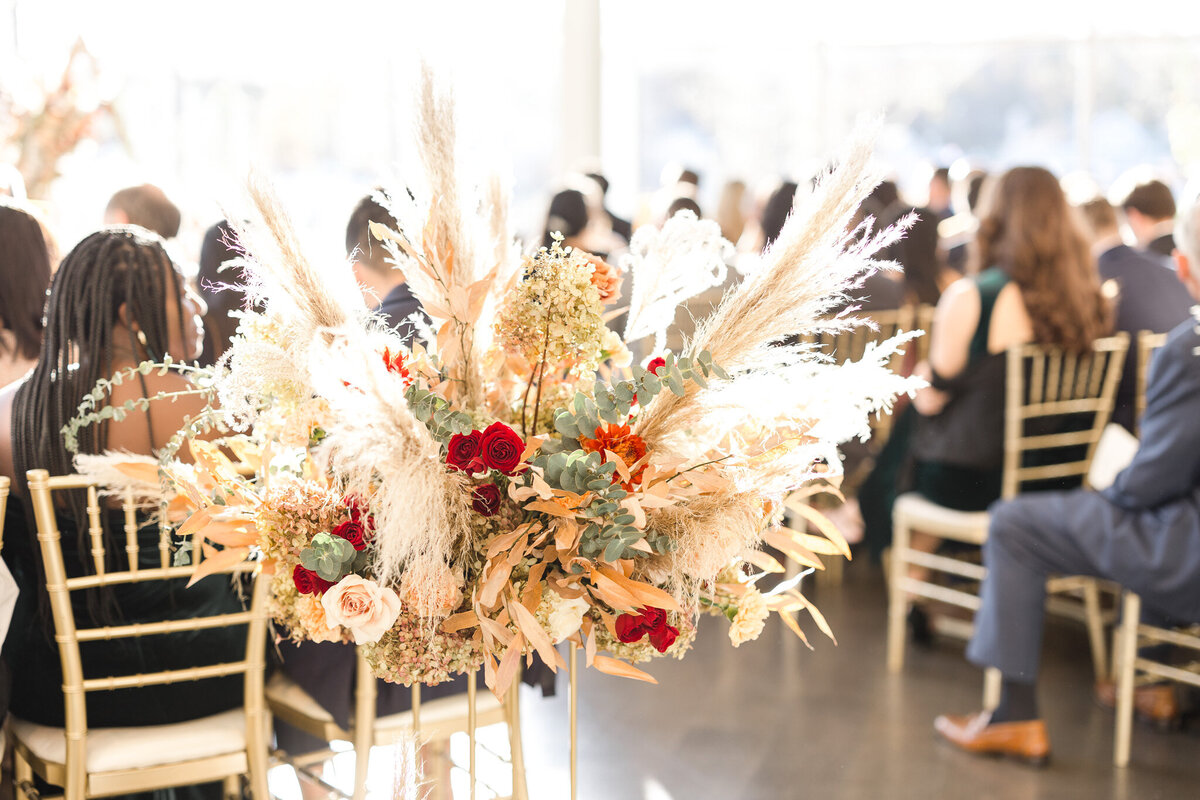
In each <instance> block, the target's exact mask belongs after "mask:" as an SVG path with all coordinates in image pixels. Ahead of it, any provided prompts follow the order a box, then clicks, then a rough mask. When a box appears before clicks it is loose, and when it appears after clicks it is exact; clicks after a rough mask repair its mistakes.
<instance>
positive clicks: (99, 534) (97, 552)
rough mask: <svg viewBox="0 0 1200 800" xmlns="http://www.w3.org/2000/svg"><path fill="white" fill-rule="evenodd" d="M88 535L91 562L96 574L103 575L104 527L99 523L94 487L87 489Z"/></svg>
mask: <svg viewBox="0 0 1200 800" xmlns="http://www.w3.org/2000/svg"><path fill="white" fill-rule="evenodd" d="M87 518H88V535H89V536H91V540H92V561H93V562H94V563H95V565H96V572H97V574H100V575H103V574H104V526H103V525H102V524H101V522H100V499H99V497H98V494H97V492H96V487H95V486H88V487H87Z"/></svg>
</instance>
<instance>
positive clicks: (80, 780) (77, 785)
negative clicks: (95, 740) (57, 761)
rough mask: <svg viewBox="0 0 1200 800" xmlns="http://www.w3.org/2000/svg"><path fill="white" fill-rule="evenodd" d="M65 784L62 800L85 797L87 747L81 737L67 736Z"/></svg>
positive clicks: (77, 799) (81, 799)
mask: <svg viewBox="0 0 1200 800" xmlns="http://www.w3.org/2000/svg"><path fill="white" fill-rule="evenodd" d="M66 766H67V781H66V782H67V785H66V786H64V787H63V790H64V791H63V800H84V798H86V797H87V748H86V746H85V741H84V740H83V739H72V738H71V737H70V736H68V737H67V765H66Z"/></svg>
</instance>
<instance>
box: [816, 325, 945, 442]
mask: <svg viewBox="0 0 1200 800" xmlns="http://www.w3.org/2000/svg"><path fill="white" fill-rule="evenodd" d="M917 315H918V309H916V308H914V307H913V306H902V307H901V308H898V309H895V310H892V311H873V312H871V313H870V314H865V313H860V314H854V315H851V316H849V317H847V319H851V320H859V321H860V323H859V324H857V325H855V326H854V327H851V328H848V329H845V330H839V331H832V332H822V333H818V334H814V335H812V336H810V337H808V340H809V341H810V342H811V343H812V344H813V345H815V346H816V348H817V349H818V350H820V351H821V352H823V353H825V354H827V355H829V356H831V357H832V358H833V359H834V361H836V362H837V363H839V364H844V363H846V362H847V361H858V360H859V359H861V358H862V357H863V355H864V354H865V353H866V351H867V345H868V344H870V343H871V342H883V341H886V340H888V339H890V338H892V337H893V336H895V335H896V334H898V333H901V332H902V331H908V330H912V329H913V325H914V323H915V322H916V319H917ZM930 319H931V320H932V307H930ZM926 330H928V329H926ZM928 338H929V337H928V336H924V337H921V339H928ZM918 341H921V340H920V339H919V340H918ZM903 361H904V355H903V353H897V354H896V355H895V356H893V358H892V362H891V369H892V371H893V372H897V373H898V372H900V371H901V369H902V368H903ZM891 426H892V418H891V415H890V414H877V415H876V416H875V418H874V419H873V420H872V421H871V430H872V439H873V440H875V441H876V442H879V441H883V440H886V438H887V436H888V434H889V433H890V432H891Z"/></svg>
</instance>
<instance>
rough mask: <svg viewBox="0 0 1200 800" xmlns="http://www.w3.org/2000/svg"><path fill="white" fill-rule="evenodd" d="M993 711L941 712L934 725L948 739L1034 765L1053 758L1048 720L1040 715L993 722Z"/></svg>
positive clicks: (969, 749) (976, 750) (963, 746)
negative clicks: (1012, 720)
mask: <svg viewBox="0 0 1200 800" xmlns="http://www.w3.org/2000/svg"><path fill="white" fill-rule="evenodd" d="M991 721H992V712H990V711H980V712H979V713H978V714H973V715H971V716H965V717H960V716H940V717H938V718H937V719H936V720H934V723H933V727H934V730H936V731H937V732H938V733H940V734H941V735H942V736H943V737H944V738H945V739H946V740H947V741H948V742H950V743H951V744H953V745H955V746H956V747H959V748H961V749H963V750H966V751H967V752H968V753H978V754H980V755H994V756H1007V757H1009V758H1015V759H1018V760H1021V761H1025V762H1027V763H1029V764H1033V765H1034V766H1038V767H1040V766H1044V765H1045V764H1046V763H1047V762H1048V761H1049V760H1050V738H1049V737H1048V736H1047V735H1046V723H1045V722H1044V721H1042V720H1040V719H1032V720H1028V721H1024V722H997V723H995V724H994V725H993V724H991Z"/></svg>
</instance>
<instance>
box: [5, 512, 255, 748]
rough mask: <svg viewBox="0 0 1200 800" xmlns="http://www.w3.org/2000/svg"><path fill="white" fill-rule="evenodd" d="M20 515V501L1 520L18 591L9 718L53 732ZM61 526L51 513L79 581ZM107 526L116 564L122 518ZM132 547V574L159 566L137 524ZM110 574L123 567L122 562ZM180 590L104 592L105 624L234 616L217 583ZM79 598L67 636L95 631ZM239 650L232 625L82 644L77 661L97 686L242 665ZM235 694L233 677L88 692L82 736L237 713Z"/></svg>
mask: <svg viewBox="0 0 1200 800" xmlns="http://www.w3.org/2000/svg"><path fill="white" fill-rule="evenodd" d="M27 513H28V512H27V508H26V505H25V503H24V502H22V500H21V499H19V498H17V497H11V498H10V502H9V504H8V514H7V517H6V519H5V521H4V560H5V562H6V563H7V564H8V568H9V569H10V570H11V571H12V574H13V578H14V579H15V580H16V582H17V586H18V588H19V590H20V594H19V596H18V598H17V606H16V610H15V611H14V613H13V621H12V626H11V628H10V630H9V633H8V638H7V639H6V640H5V642H4V650H3V654H4V659H5V661H7V663H8V666H9V669H10V671H11V673H12V703H11V705H10V710H11V711H12V713H13V714H15V715H16V716H18V717H20V718H21V719H24V720H28V721H29V722H35V723H38V724H41V725H53V726H58V727H61V726H62V725H64V724H65V722H64V708H63V694H62V668H61V663H60V661H59V655H58V647H57V646H56V645H55V643H54V630H53V623H52V622H51V621H50V614H49V608H48V607H46V608H45V613H44V615H43V613H42V611H41V609H40V608H39V601H38V581H39V578H38V569H37V564H38V561H40V560H41V551H40V549H38V550H35V549H34V548H35V546H36V539H35V538H34V537H33V535H32V534H31V532H30V530H29V529H28V528H27V527H26V520H27V519H29V518H30V517H27V516H26V514H27ZM66 517H67V515H66V514H59V527H60V529H61V532H62V547H63V556H64V561H65V563H66V568H67V574H68V575H70V576H77V575H81V574H83V570H82V566H81V563H80V558H79V556H80V552H79V547H78V543H77V541H78V540H77V537H76V531H75V529H74V528H73V527H72V526H71V525H70V524H69V520H68V519H66ZM107 524H108V530H109V531H110V532H111V533H110V539H109V541H108V542H107V543H106V546H105V547H106V550H108V551H109V552H118V553H120V554H121V556H122V559H121V560H122V562H123V561H124V558H123V556H124V547H125V545H124V538H125V533H124V520H123V517H122V515H121V514H120V513H119V512H118V513H115V514H112V513H110V514H109V517H108V520H107ZM138 538H139V545H140V547H141V553H140V557H139V563H140V565H141V566H142V567H143V568H151V567H158V566H160V564H159V553H158V528H157V527H155V526H154V525H152V524H146V525H143V527H142V528H141V530H140V531H139V535H138ZM89 553H90V550H86V551H85V552H84V554H85V555H87V556H88V557H89V558H90V555H88V554H89ZM119 566H120V567H121V568H124V563H121V564H120V565H119ZM89 573H90V570H89ZM186 583H187V581H186V580H182V579H180V580H173V581H149V582H146V583H141V584H132V585H128V586H117V587H113V588H112V589H111V591H112V600H113V605H114V606H115V614H114V618H113V619H111V620H109V621H110V622H111V623H113V624H128V623H135V622H148V621H153V620H161V619H188V618H192V617H200V616H210V615H214V614H225V613H234V612H237V611H241V610H242V609H243V605H242V601H241V600H240V599H239V598H238V596H237V594H236V593H235V591H234V588H233V586H232V585H231V584H230V580H229V578H228V577H227V576H219V575H213V576H210V577H208V578H205V579H203V580H201V581H200V582H199V583H197V584H196V585H195V586H193V587H192V588H190V589H188V588H186ZM86 594H87V593H86V592H82V591H81V592H72V602H73V605H74V608H75V622H76V627H77V628H90V627H95V626H97V625H98V624H101V623H99V622H98V621H97V619H96V615H95V614H93V609H92V608H89V603H88V599H87V597H86ZM93 608H94V603H93ZM245 649H246V628H245V626H236V627H232V628H219V629H211V630H197V631H187V632H183V633H173V634H166V635H157V636H145V637H140V638H137V639H119V640H113V641H98V642H85V643H82V644H80V655H81V657H82V659H83V674H84V677H85V678H98V677H108V676H113V675H128V674H134V673H145V672H156V671H159V670H167V669H183V668H188V667H195V666H200V665H208V664H218V663H222V662H228V661H238V660H240V659H241V658H242V657H243V656H244V653H245ZM242 687H243V678H242V676H240V675H234V676H227V677H223V678H210V679H206V680H200V681H184V682H180V683H174V684H168V685H162V686H148V687H143V688H139V689H122V690H117V691H110V692H104V691H101V692H89V693H88V694H87V695H86V697H87V720H88V727H89V728H104V727H122V726H133V725H162V724H169V723H173V722H186V721H188V720H192V719H198V718H200V717H207V716H210V715H213V714H219V713H221V712H223V711H228V710H230V709H233V708H237V707H240V706H241V704H242Z"/></svg>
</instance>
